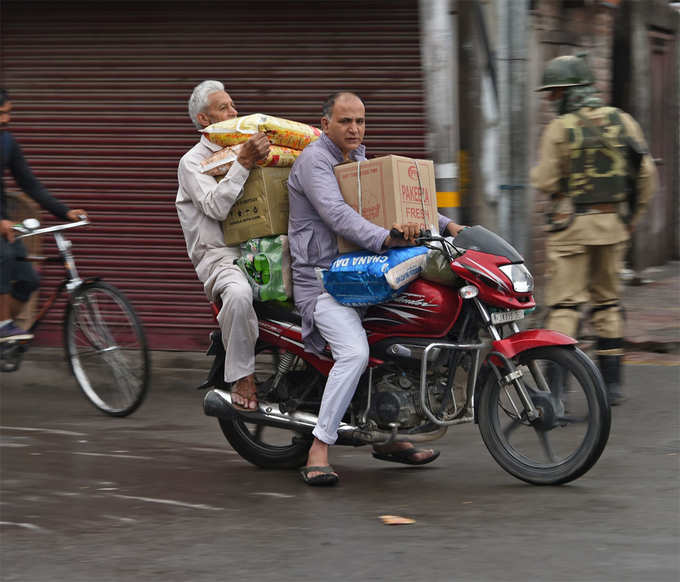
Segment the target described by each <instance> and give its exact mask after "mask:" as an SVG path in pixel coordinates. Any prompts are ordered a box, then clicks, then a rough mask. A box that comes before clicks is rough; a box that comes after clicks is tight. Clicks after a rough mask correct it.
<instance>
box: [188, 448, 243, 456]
mask: <svg viewBox="0 0 680 582" xmlns="http://www.w3.org/2000/svg"><path fill="white" fill-rule="evenodd" d="M188 450H190V451H198V452H199V453H220V454H222V455H237V454H238V453H237V452H236V451H232V450H230V449H210V448H208V447H189V449H188Z"/></svg>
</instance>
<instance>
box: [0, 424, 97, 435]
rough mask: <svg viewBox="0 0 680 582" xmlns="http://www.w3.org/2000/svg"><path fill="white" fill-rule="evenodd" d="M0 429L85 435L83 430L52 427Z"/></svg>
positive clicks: (6, 427)
mask: <svg viewBox="0 0 680 582" xmlns="http://www.w3.org/2000/svg"><path fill="white" fill-rule="evenodd" d="M0 430H23V431H26V432H45V433H48V434H62V435H66V436H87V435H86V434H85V433H83V432H72V431H70V430H57V429H54V428H31V427H28V426H0Z"/></svg>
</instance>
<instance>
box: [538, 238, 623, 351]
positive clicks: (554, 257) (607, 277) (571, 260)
mask: <svg viewBox="0 0 680 582" xmlns="http://www.w3.org/2000/svg"><path fill="white" fill-rule="evenodd" d="M626 246H627V243H626V242H622V243H616V244H611V245H582V244H578V243H572V242H569V243H567V242H561V243H559V244H554V245H551V244H548V246H547V249H546V250H547V255H548V256H547V258H548V273H547V275H548V280H547V289H546V304H547V305H548V306H549V307H550V313H549V315H548V320H547V322H546V327H547V328H548V329H554V330H556V331H560V332H562V333H565V334H567V335H569V336H571V337H576V334H577V333H578V325H579V320H580V318H581V307H582V306H583V305H584V304H589V307H590V308H591V310H590V313H591V319H590V323H591V326H592V328H593V330H594V332H595V335H596V336H597V337H598V338H602V339H603V340H605V341H604V342H602V341H600V345H602V347H605V346H606V347H611V348H615V347H616V348H618V347H619V344H620V343H621V342H620V341H616V342H607V341H606V340H607V339H612V340H613V339H616V340H620V338H623V316H622V313H621V309H620V306H619V289H620V282H619V271H620V269H621V267H622V262H623V256H624V253H625V250H626ZM608 343H611V344H612V345H611V346H607V344H608ZM598 351H599V350H598ZM605 351H606V352H609V354H610V355H617V354H615V353H613V352H617V353H618V352H620V353H623V352H622V351H621V350H620V349H614V350H611V349H609V350H607V349H605Z"/></svg>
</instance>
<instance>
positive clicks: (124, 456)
mask: <svg viewBox="0 0 680 582" xmlns="http://www.w3.org/2000/svg"><path fill="white" fill-rule="evenodd" d="M73 454H74V455H84V456H87V457H113V458H114V459H141V460H142V461H151V460H153V457H140V456H138V455H115V454H113V453H85V452H83V451H74V452H73Z"/></svg>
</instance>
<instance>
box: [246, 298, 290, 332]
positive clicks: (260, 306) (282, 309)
mask: <svg viewBox="0 0 680 582" xmlns="http://www.w3.org/2000/svg"><path fill="white" fill-rule="evenodd" d="M253 307H254V308H255V313H257V317H258V318H259V319H277V320H279V321H286V322H288V323H292V324H295V325H299V326H302V318H301V317H300V314H299V313H298V312H297V310H295V309H294V308H293V309H291V308H290V307H287V306H286V305H281V304H279V303H276V302H274V301H262V302H260V301H256V302H255V303H253Z"/></svg>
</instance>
